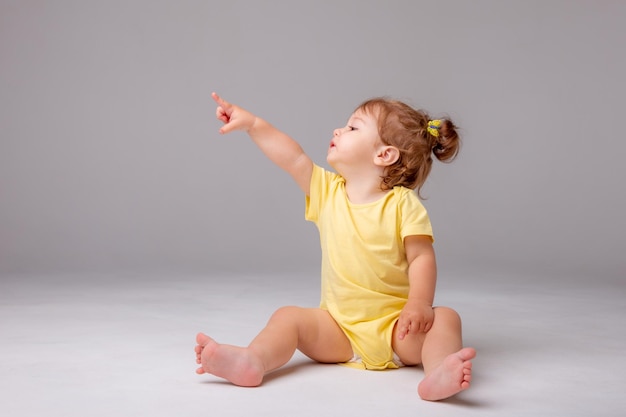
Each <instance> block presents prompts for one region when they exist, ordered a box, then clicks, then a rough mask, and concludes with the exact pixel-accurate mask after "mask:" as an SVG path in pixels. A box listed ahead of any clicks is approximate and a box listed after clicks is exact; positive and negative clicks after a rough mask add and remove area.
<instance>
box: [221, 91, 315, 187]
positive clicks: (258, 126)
mask: <svg viewBox="0 0 626 417" xmlns="http://www.w3.org/2000/svg"><path fill="white" fill-rule="evenodd" d="M211 97H213V100H215V102H216V103H217V110H216V115H217V118H218V119H219V120H221V121H222V122H224V126H222V128H221V129H220V133H222V134H223V133H229V132H232V131H234V130H243V131H245V132H246V133H248V135H249V136H250V138H252V140H253V141H254V143H256V144H257V146H258V147H259V148H260V149H261V151H263V153H264V154H265V155H266V156H267V157H268V158H269V159H270V160H271V161H272V162H274V163H275V164H276V165H278V166H279V167H280V168H282V169H283V170H285V171H287V173H289V175H291V176H292V177H293V179H294V180H295V181H296V183H297V184H298V186H299V187H300V188H301V189H302V191H304V192H305V194H306V195H309V187H310V182H311V174H312V173H313V162H312V161H311V159H310V158H309V157H308V156H307V154H305V153H304V150H303V149H302V147H301V146H300V145H299V144H298V142H296V141H295V140H293V139H292V138H291V137H289V136H288V135H287V134H285V133H283V132H281V131H280V130H278V129H276V128H275V127H274V126H272V125H271V124H269V123H268V122H266V121H265V120H263V119H261V118H260V117H257V116H255V115H254V114H252V113H250V112H248V111H246V110H244V109H242V108H241V107H239V106H236V105H234V104H231V103H229V102H227V101H226V100H224V99H223V98H221V97H220V96H218V95H217V94H215V93H212V94H211Z"/></svg>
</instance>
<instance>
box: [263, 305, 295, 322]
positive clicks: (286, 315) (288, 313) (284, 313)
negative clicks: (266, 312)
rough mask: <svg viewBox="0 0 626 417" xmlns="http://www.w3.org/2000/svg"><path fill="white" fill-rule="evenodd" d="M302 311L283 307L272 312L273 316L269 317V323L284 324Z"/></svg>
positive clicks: (292, 307)
mask: <svg viewBox="0 0 626 417" xmlns="http://www.w3.org/2000/svg"><path fill="white" fill-rule="evenodd" d="M301 310H302V309H301V308H300V307H296V306H284V307H280V308H279V309H278V310H276V311H274V314H272V316H271V317H270V321H281V322H286V321H290V320H293V319H294V318H295V317H297V316H298V314H299V313H300V311H301Z"/></svg>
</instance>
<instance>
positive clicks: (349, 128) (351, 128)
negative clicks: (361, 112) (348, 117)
mask: <svg viewBox="0 0 626 417" xmlns="http://www.w3.org/2000/svg"><path fill="white" fill-rule="evenodd" d="M348 130H356V127H354V126H350V125H348Z"/></svg>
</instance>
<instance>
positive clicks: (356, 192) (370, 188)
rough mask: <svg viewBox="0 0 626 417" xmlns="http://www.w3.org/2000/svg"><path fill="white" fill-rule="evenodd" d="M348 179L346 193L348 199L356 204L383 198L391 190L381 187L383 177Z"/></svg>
mask: <svg viewBox="0 0 626 417" xmlns="http://www.w3.org/2000/svg"><path fill="white" fill-rule="evenodd" d="M345 180H346V194H347V195H348V200H350V202H351V203H354V204H366V203H371V202H373V201H376V200H378V199H380V198H382V197H383V196H384V195H385V194H387V193H388V192H389V190H382V189H381V188H380V184H381V179H380V177H377V178H371V179H370V178H359V179H352V180H348V179H347V178H346V179H345Z"/></svg>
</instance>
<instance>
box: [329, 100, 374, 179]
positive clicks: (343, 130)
mask: <svg viewBox="0 0 626 417" xmlns="http://www.w3.org/2000/svg"><path fill="white" fill-rule="evenodd" d="M379 144H380V138H379V136H378V126H377V122H376V119H375V118H374V117H373V116H372V115H370V114H368V113H365V112H363V111H361V110H357V111H356V112H354V113H353V114H352V115H351V116H350V118H349V119H348V123H347V124H346V125H345V126H344V127H340V128H338V129H335V130H334V131H333V137H332V139H331V141H330V145H329V147H328V155H327V157H326V160H327V161H328V163H329V164H330V165H331V166H332V167H333V168H335V169H336V170H338V168H337V166H335V165H336V164H339V165H346V164H347V165H354V164H364V163H371V162H372V160H373V159H372V158H373V155H374V154H375V151H376V146H377V145H379ZM338 171H339V170H338Z"/></svg>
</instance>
